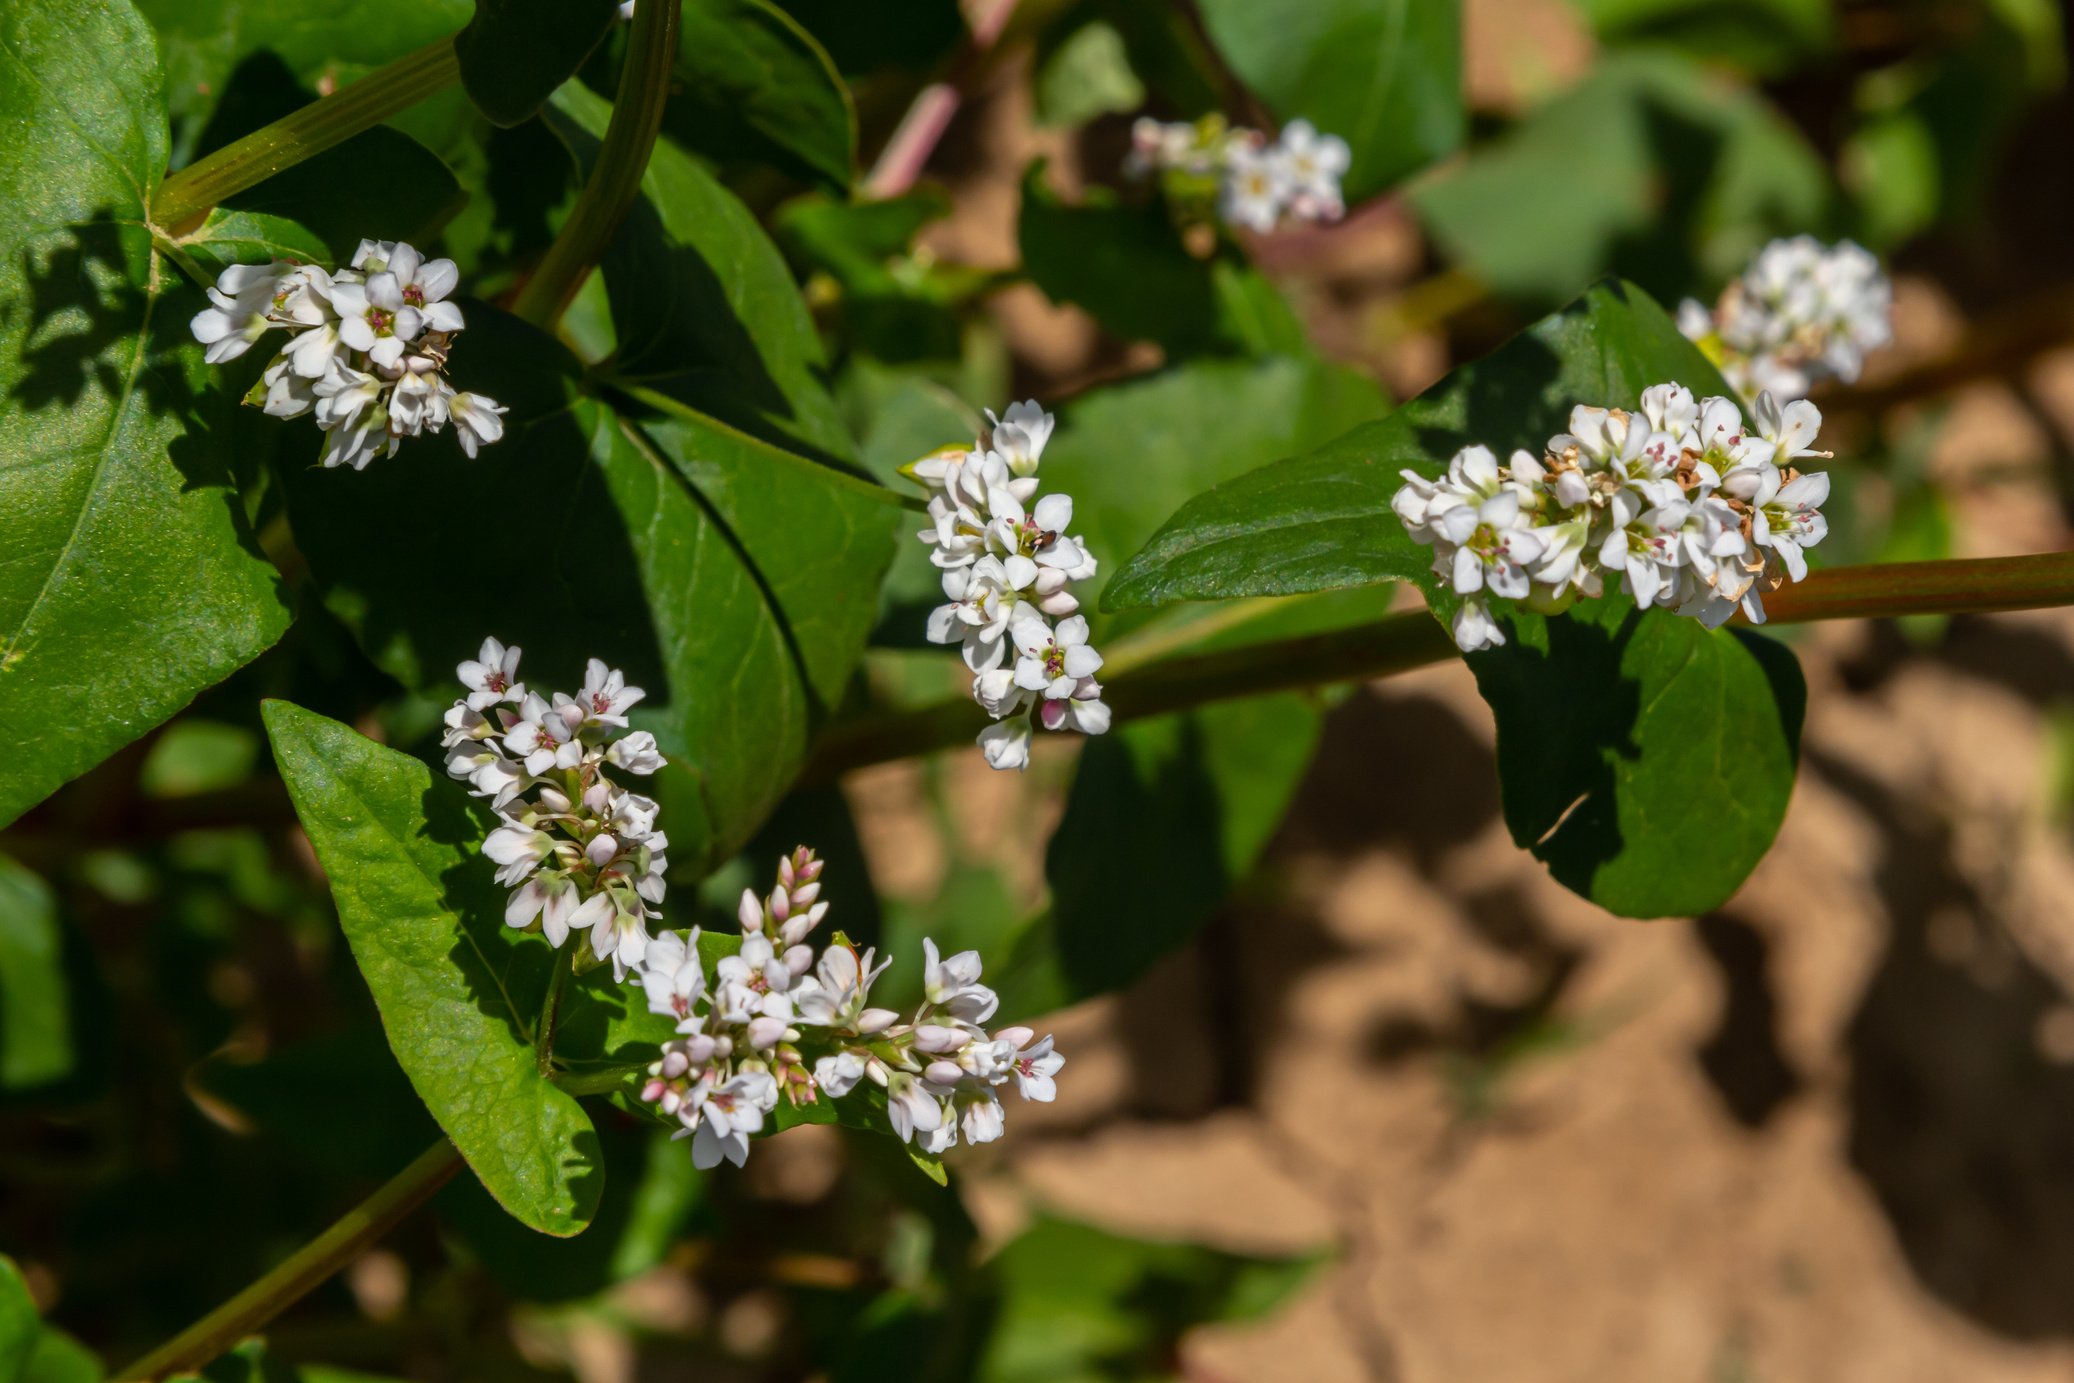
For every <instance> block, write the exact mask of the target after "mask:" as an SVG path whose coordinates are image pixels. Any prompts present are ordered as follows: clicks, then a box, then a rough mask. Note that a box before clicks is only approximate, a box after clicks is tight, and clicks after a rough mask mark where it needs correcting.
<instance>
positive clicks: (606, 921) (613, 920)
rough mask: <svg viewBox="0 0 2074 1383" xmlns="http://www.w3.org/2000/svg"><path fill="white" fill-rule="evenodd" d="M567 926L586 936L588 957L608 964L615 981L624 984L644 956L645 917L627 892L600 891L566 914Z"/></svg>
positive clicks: (631, 892)
mask: <svg viewBox="0 0 2074 1383" xmlns="http://www.w3.org/2000/svg"><path fill="white" fill-rule="evenodd" d="M569 926H570V927H571V928H573V929H575V930H577V931H585V932H588V933H589V934H590V948H591V954H592V955H593V956H596V957H597V958H598V959H599V960H601V961H603V960H609V961H611V962H612V975H613V978H615V979H619V980H624V979H625V978H626V977H627V971H628V970H630V969H633V968H635V967H638V966H639V965H640V964H641V962H642V960H643V959H644V958H645V957H646V956H647V953H648V943H649V941H650V937H649V935H648V913H647V909H646V908H644V907H643V906H642V904H641V899H640V895H639V894H637V893H636V892H635V891H634V890H633V889H631V888H614V887H603V888H600V889H599V890H598V891H597V892H596V893H593V894H592V895H591V896H590V897H588V898H586V899H584V900H583V902H582V904H580V905H579V906H578V907H577V909H576V911H574V912H573V913H571V914H569Z"/></svg>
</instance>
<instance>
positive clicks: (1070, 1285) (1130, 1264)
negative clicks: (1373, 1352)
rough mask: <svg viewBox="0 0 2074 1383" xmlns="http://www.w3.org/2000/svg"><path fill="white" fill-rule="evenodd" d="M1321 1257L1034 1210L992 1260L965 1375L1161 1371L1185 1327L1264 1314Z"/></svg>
mask: <svg viewBox="0 0 2074 1383" xmlns="http://www.w3.org/2000/svg"><path fill="white" fill-rule="evenodd" d="M1322 1262H1323V1259H1322V1257H1321V1256H1319V1255H1312V1256H1308V1257H1303V1258H1254V1257H1247V1256H1243V1255H1240V1254H1233V1253H1225V1252H1222V1251H1221V1250H1217V1249H1210V1248H1203V1247H1200V1246H1198V1245H1194V1244H1180V1243H1161V1242H1158V1241H1156V1240H1145V1239H1127V1238H1124V1237H1123V1236H1121V1235H1116V1234H1111V1233H1109V1232H1107V1231H1106V1230H1100V1229H1096V1228H1094V1227H1093V1226H1091V1225H1082V1224H1075V1223H1073V1222H1071V1221H1067V1220H1059V1219H1052V1218H1049V1217H1045V1218H1040V1219H1039V1220H1038V1221H1037V1222H1036V1223H1035V1224H1033V1225H1031V1226H1030V1228H1028V1229H1026V1230H1024V1231H1023V1233H1022V1234H1020V1235H1018V1236H1017V1237H1016V1238H1015V1239H1013V1240H1011V1241H1010V1242H1009V1243H1008V1244H1007V1245H1006V1246H1005V1247H1004V1248H1002V1250H1001V1251H1000V1253H998V1254H997V1255H996V1256H995V1257H994V1260H993V1262H992V1264H991V1267H992V1268H993V1270H994V1271H995V1273H996V1274H998V1276H999V1278H1000V1282H1001V1304H1000V1315H999V1316H998V1318H997V1319H996V1320H995V1322H994V1326H993V1329H992V1331H991V1332H990V1333H989V1335H988V1337H987V1343H986V1349H985V1354H984V1358H983V1361H982V1363H981V1365H980V1367H979V1368H978V1370H977V1371H976V1372H975V1374H974V1375H973V1376H974V1377H975V1378H976V1379H978V1380H979V1383H1059V1381H1060V1380H1074V1381H1075V1383H1078V1381H1079V1380H1094V1379H1112V1378H1113V1379H1126V1378H1127V1379H1155V1378H1166V1377H1169V1376H1171V1374H1172V1372H1173V1361H1174V1359H1175V1358H1176V1357H1177V1356H1178V1353H1179V1349H1180V1343H1181V1337H1182V1335H1183V1333H1184V1332H1186V1331H1188V1330H1191V1329H1193V1328H1195V1327H1197V1326H1202V1325H1210V1324H1214V1323H1216V1322H1220V1321H1243V1320H1249V1319H1252V1318H1255V1317H1258V1316H1261V1315H1265V1314H1266V1313H1267V1312H1269V1311H1271V1310H1273V1309H1274V1308H1275V1307H1276V1306H1277V1305H1279V1304H1280V1303H1281V1302H1283V1301H1285V1300H1287V1299H1288V1298H1289V1297H1290V1296H1292V1295H1294V1294H1295V1293H1296V1291H1297V1290H1298V1289H1299V1288H1301V1287H1302V1286H1303V1285H1304V1284H1305V1283H1306V1282H1308V1281H1309V1280H1310V1279H1311V1277H1312V1276H1313V1275H1314V1274H1315V1273H1316V1272H1317V1270H1318V1268H1319V1267H1320V1266H1321V1264H1322Z"/></svg>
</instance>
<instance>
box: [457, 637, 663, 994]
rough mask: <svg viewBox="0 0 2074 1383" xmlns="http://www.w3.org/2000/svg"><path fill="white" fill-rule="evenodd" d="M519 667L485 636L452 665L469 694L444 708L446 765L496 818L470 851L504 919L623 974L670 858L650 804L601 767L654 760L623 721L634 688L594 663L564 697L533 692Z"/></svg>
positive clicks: (651, 749)
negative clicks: (476, 652) (495, 889)
mask: <svg viewBox="0 0 2074 1383" xmlns="http://www.w3.org/2000/svg"><path fill="white" fill-rule="evenodd" d="M518 663H519V650H518V649H516V648H506V647H505V646H504V645H503V644H501V643H499V642H498V641H497V640H495V639H485V640H484V641H483V646H482V653H481V655H480V656H479V657H476V658H473V659H470V660H469V661H467V662H465V663H462V664H461V665H460V667H459V669H458V670H457V671H458V674H459V676H460V679H461V682H462V684H463V685H464V686H466V687H467V689H468V694H467V695H466V696H464V697H462V698H461V699H460V700H458V701H456V702H455V703H454V704H453V706H452V708H451V709H449V710H448V711H447V713H446V724H447V730H446V735H445V737H444V739H443V740H442V741H441V742H442V743H443V744H444V745H445V747H446V749H447V764H446V766H447V772H448V773H450V774H452V775H453V776H454V777H456V778H462V779H465V780H467V782H468V785H469V790H470V791H471V792H473V793H474V794H475V795H476V796H477V797H487V798H489V799H490V805H491V806H492V807H493V808H495V809H496V812H497V815H498V817H499V818H500V819H501V822H502V824H501V825H499V826H498V827H497V828H496V829H495V830H493V831H491V832H490V834H489V837H488V838H487V839H486V840H484V841H483V854H485V855H487V856H488V857H489V858H490V859H491V860H492V861H493V862H494V863H495V864H496V865H497V866H498V869H497V882H498V883H500V884H504V885H506V886H508V887H509V888H510V889H511V896H510V898H509V899H508V900H507V901H506V903H505V907H504V920H505V922H506V923H507V924H509V925H510V926H513V927H522V928H527V929H532V928H535V927H537V928H539V929H540V930H541V931H542V932H543V933H545V935H546V937H547V939H548V941H549V943H550V944H552V945H554V946H555V947H557V948H559V947H560V946H561V944H562V943H563V942H564V941H567V940H568V939H569V933H570V932H571V931H572V930H574V931H580V932H583V933H585V934H586V938H587V944H588V945H589V947H590V953H591V955H592V956H594V957H596V958H597V959H598V960H600V961H605V960H609V961H611V962H612V970H613V973H614V974H615V975H617V976H618V977H619V978H621V979H625V978H626V975H627V971H628V970H629V969H630V968H632V967H636V966H639V965H640V964H641V960H642V957H643V956H645V955H646V954H647V951H648V942H649V936H648V920H649V919H650V918H654V917H660V916H661V915H662V914H661V913H660V912H658V911H657V906H658V905H659V904H660V903H661V902H662V900H663V871H664V870H665V869H666V868H667V867H668V863H669V862H668V859H667V858H666V856H665V852H666V851H667V850H668V849H669V844H670V842H669V838H668V837H667V836H665V835H664V834H663V833H662V832H661V831H658V830H657V829H656V828H655V817H656V810H657V808H656V803H655V800H654V799H653V798H649V797H643V796H641V795H640V794H639V793H634V792H629V791H627V790H626V789H625V788H623V787H621V786H620V785H619V784H618V783H615V782H613V781H612V780H611V779H610V778H608V777H607V776H606V775H605V770H606V768H608V767H611V768H616V769H623V770H624V771H626V772H628V773H636V774H643V775H646V774H650V773H654V772H655V771H656V770H657V769H659V768H661V767H662V766H663V764H664V762H665V760H664V759H663V756H662V755H661V754H660V753H659V752H657V750H656V747H655V736H653V735H651V734H649V733H648V732H647V731H646V730H634V731H631V732H629V731H628V729H627V716H626V713H627V711H628V709H629V708H630V707H632V706H633V705H634V703H635V702H637V701H639V700H640V699H641V698H642V697H643V696H644V695H645V694H646V693H644V692H643V691H642V690H641V688H639V687H630V686H628V685H627V684H626V678H625V677H624V676H623V675H622V674H621V673H620V672H619V670H618V669H616V668H607V667H606V666H605V665H604V664H603V663H602V662H599V661H598V660H597V659H596V658H593V659H591V660H590V666H589V668H588V670H587V672H586V674H585V676H584V679H583V689H582V690H581V691H579V692H578V693H577V694H576V695H575V696H573V697H572V696H568V695H565V694H563V693H561V692H556V693H555V694H554V696H553V697H552V699H548V698H543V697H542V696H541V695H540V694H539V693H538V692H529V691H527V690H526V684H525V683H523V682H521V681H519V680H518ZM513 708H516V709H513ZM491 715H494V716H495V719H492V718H491Z"/></svg>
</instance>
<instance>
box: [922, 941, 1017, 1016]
mask: <svg viewBox="0 0 2074 1383" xmlns="http://www.w3.org/2000/svg"><path fill="white" fill-rule="evenodd" d="M922 954H923V956H924V964H923V969H922V992H923V994H925V995H926V996H927V997H928V1000H929V1002H930V1004H932V1005H933V1006H935V1007H936V1008H939V1009H941V1010H943V1011H944V1012H945V1013H947V1014H949V1015H951V1016H952V1017H953V1018H955V1019H956V1020H957V1021H959V1022H961V1023H984V1022H986V1021H987V1019H989V1018H991V1017H993V1016H994V1010H995V1009H996V1008H998V1007H999V1006H1000V1003H1001V1000H1000V999H999V997H998V996H996V995H995V993H994V991H993V990H991V989H989V988H987V986H985V985H983V984H981V983H980V982H979V974H980V960H979V952H977V951H960V952H958V953H957V954H956V955H954V956H948V957H945V958H943V959H941V960H939V959H938V958H937V953H936V943H935V941H933V940H931V939H929V938H926V937H925V938H924V939H923V941H922Z"/></svg>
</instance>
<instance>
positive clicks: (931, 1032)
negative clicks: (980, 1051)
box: [915, 1023, 966, 1052]
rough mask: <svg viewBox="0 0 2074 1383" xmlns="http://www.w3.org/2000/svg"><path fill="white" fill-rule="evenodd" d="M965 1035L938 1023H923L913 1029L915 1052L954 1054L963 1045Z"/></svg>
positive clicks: (958, 1030) (956, 1029)
mask: <svg viewBox="0 0 2074 1383" xmlns="http://www.w3.org/2000/svg"><path fill="white" fill-rule="evenodd" d="M965 1040H966V1039H965V1034H964V1032H963V1031H962V1030H960V1029H958V1028H946V1027H944V1026H943V1025H941V1024H939V1023H923V1024H920V1025H918V1026H917V1027H916V1028H915V1050H917V1051H922V1052H955V1051H957V1050H958V1048H960V1047H962V1046H964V1045H965Z"/></svg>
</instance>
